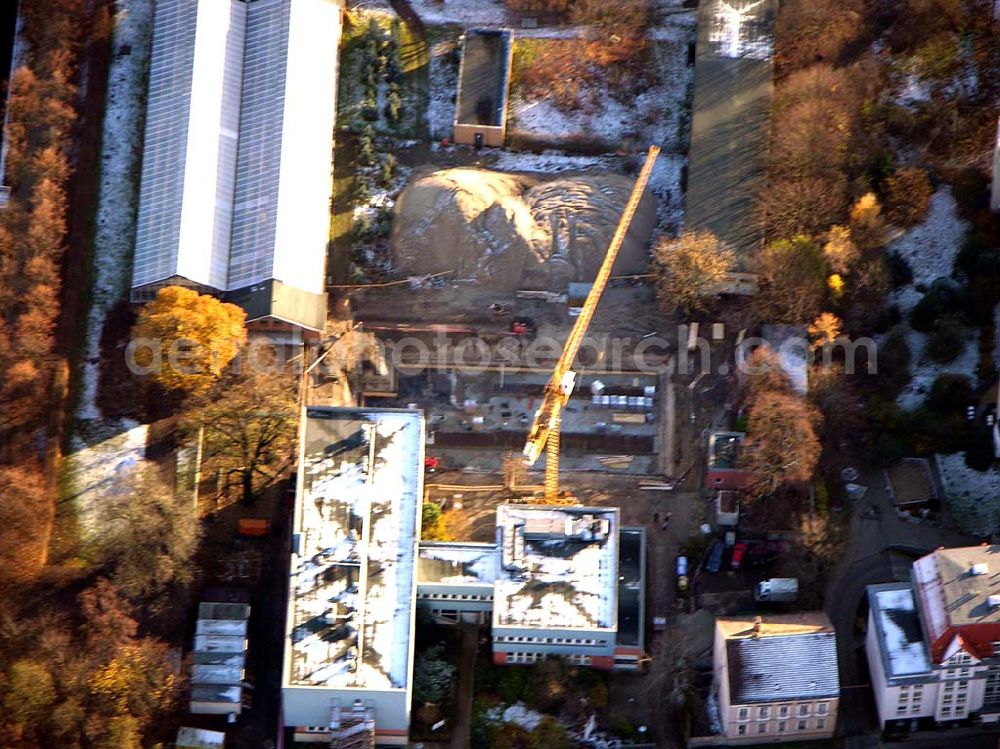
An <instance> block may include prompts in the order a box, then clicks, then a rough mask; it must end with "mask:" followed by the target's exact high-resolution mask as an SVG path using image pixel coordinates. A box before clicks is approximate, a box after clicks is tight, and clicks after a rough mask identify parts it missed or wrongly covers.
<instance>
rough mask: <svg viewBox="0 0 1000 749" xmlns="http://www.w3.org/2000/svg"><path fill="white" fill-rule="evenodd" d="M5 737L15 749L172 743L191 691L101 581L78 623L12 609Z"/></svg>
mask: <svg viewBox="0 0 1000 749" xmlns="http://www.w3.org/2000/svg"><path fill="white" fill-rule="evenodd" d="M2 604H3V607H2V608H3V610H2V611H0V615H2V617H3V624H4V629H5V638H3V639H2V640H0V708H2V709H0V732H2V735H3V737H4V739H3V746H4V747H5V748H6V749H37V748H38V747H56V746H58V747H81V746H87V747H107V748H108V749H111V748H112V747H113V748H114V749H124V748H127V747H140V746H142V744H143V743H144V739H145V743H147V745H148V743H149V737H151V736H152V735H153V734H154V733H155V734H157V735H158V736H162V735H163V732H162V724H163V722H164V719H165V718H166V717H167V716H169V715H171V714H172V713H173V712H174V711H175V710H176V708H177V705H178V701H179V699H180V698H181V696H182V694H183V689H184V683H183V679H182V676H181V674H180V673H179V671H178V668H177V664H176V663H175V661H174V658H173V657H172V655H171V652H170V648H169V646H168V645H167V644H166V643H164V642H162V641H161V640H159V639H157V638H155V637H151V636H140V635H138V634H137V633H138V630H139V627H138V622H136V620H135V618H134V616H133V608H132V606H131V604H129V602H128V601H126V600H125V598H124V597H123V596H122V595H121V594H120V593H119V591H118V590H117V589H116V588H115V586H114V585H112V584H111V583H109V582H108V581H107V580H105V579H98V581H97V582H96V583H94V584H93V585H92V586H91V587H89V588H87V589H86V590H84V591H83V592H82V593H81V594H80V595H79V597H78V605H77V607H76V609H77V612H78V614H79V618H78V620H77V621H71V620H69V618H68V617H66V616H65V615H64V614H62V615H56V614H55V613H54V612H51V611H48V612H46V611H42V612H41V613H40V614H34V615H26V611H25V610H23V609H20V608H18V607H16V606H15V604H14V603H13V602H12V599H6V600H4V601H2Z"/></svg>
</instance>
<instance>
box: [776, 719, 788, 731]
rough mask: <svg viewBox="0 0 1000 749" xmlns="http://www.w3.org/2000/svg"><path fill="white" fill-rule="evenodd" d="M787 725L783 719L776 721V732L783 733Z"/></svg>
mask: <svg viewBox="0 0 1000 749" xmlns="http://www.w3.org/2000/svg"><path fill="white" fill-rule="evenodd" d="M787 727H788V724H787V723H786V722H785V721H780V722H779V723H778V733H784V732H785V729H786V728H787Z"/></svg>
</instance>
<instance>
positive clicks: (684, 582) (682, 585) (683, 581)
mask: <svg viewBox="0 0 1000 749" xmlns="http://www.w3.org/2000/svg"><path fill="white" fill-rule="evenodd" d="M687 589H688V558H687V557H685V556H679V557H677V590H687Z"/></svg>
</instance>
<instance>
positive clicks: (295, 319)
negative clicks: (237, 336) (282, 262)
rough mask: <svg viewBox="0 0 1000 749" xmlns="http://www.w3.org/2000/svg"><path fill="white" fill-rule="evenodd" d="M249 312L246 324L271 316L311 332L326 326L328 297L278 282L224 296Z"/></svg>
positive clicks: (262, 283)
mask: <svg viewBox="0 0 1000 749" xmlns="http://www.w3.org/2000/svg"><path fill="white" fill-rule="evenodd" d="M225 299H226V301H227V302H232V303H233V304H238V305H239V306H240V307H242V308H243V309H244V310H246V313H247V322H253V321H254V320H260V319H263V318H266V317H272V318H275V319H277V320H282V321H284V322H288V323H291V324H293V325H298V326H300V327H303V328H308V329H309V330H317V331H320V332H322V331H323V330H324V329H325V327H326V294H313V293H312V292H309V291H303V290H302V289H297V288H295V287H294V286H289V285H287V284H284V283H282V282H281V281H278V280H276V279H269V280H267V281H263V282H261V283H258V284H254V285H253V286H245V287H244V288H242V289H235V290H233V291H230V292H227V293H226V295H225Z"/></svg>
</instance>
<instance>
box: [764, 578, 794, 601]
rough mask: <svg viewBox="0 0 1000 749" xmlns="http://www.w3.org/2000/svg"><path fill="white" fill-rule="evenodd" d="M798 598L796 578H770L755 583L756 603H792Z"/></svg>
mask: <svg viewBox="0 0 1000 749" xmlns="http://www.w3.org/2000/svg"><path fill="white" fill-rule="evenodd" d="M798 597H799V579H798V578H797V577H772V578H770V579H768V580H761V581H760V582H759V583H757V590H756V593H755V594H754V598H756V599H757V600H758V601H784V602H790V601H794V600H795V599H797V598H798Z"/></svg>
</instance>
